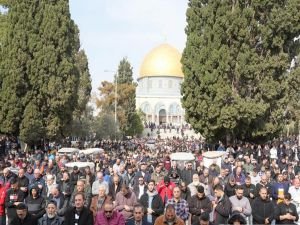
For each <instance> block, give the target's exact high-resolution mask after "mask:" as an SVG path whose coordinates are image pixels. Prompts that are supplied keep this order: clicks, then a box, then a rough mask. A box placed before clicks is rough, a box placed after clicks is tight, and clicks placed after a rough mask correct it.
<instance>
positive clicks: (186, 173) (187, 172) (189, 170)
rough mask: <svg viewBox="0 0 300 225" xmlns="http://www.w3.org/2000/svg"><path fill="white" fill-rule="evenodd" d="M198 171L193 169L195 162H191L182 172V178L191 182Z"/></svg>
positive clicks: (186, 181) (188, 182)
mask: <svg viewBox="0 0 300 225" xmlns="http://www.w3.org/2000/svg"><path fill="white" fill-rule="evenodd" d="M195 173H197V172H196V170H194V169H193V164H192V163H191V162H189V163H188V164H187V167H186V168H185V169H184V170H183V171H182V173H181V179H182V180H183V181H184V182H185V183H186V184H190V183H192V181H193V179H192V178H193V174H195Z"/></svg>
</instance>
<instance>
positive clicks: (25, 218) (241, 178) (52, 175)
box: [0, 138, 300, 225]
mask: <svg viewBox="0 0 300 225" xmlns="http://www.w3.org/2000/svg"><path fill="white" fill-rule="evenodd" d="M95 145H96V146H95V147H100V148H102V149H104V151H103V153H99V154H96V155H90V156H87V155H84V154H69V155H66V154H65V155H60V154H58V152H57V150H56V149H53V148H49V147H48V148H46V149H39V148H38V149H36V150H34V151H31V152H24V151H21V150H20V148H19V146H18V144H10V145H7V144H5V145H1V146H0V151H1V152H3V150H4V153H3V157H2V158H1V162H0V166H1V177H0V225H6V224H7V225H27V224H30V225H36V224H38V225H61V224H65V225H83V224H84V225H93V224H95V225H114V224H120V225H122V224H126V225H150V224H154V225H160V224H167V225H169V224H170V225H171V224H177V225H181V224H193V225H199V224H201V225H209V224H235V225H238V224H249V225H251V224H296V223H297V221H298V217H299V216H298V211H297V210H299V208H300V207H299V205H300V163H299V157H298V148H299V146H298V145H297V144H296V142H295V141H289V142H274V143H272V144H265V145H254V144H240V145H236V146H231V145H229V146H224V145H223V144H219V145H218V146H216V147H215V149H210V150H217V151H224V152H225V154H224V157H223V158H222V163H221V164H217V163H216V162H213V163H212V164H211V165H210V166H209V167H205V166H204V159H203V156H202V154H203V152H205V151H207V150H208V148H207V146H208V145H206V144H205V143H203V141H202V140H189V141H188V140H184V139H179V138H173V139H165V140H155V144H154V147H153V146H152V147H151V148H150V147H149V146H148V145H147V139H133V140H130V141H124V142H114V141H99V142H96V144H95ZM182 146H185V148H184V149H187V150H188V151H190V152H191V153H192V154H193V155H194V156H195V160H194V161H187V162H186V163H185V164H184V166H183V167H180V165H179V164H177V163H176V162H174V161H171V159H170V154H171V153H173V152H178V151H180V149H183V148H182ZM299 152H300V151H299ZM69 162H78V166H77V165H76V163H75V166H73V167H72V168H70V167H68V166H67V165H68V163H69ZM79 162H92V165H93V166H85V167H80V166H79Z"/></svg>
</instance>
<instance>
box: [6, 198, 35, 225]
mask: <svg viewBox="0 0 300 225" xmlns="http://www.w3.org/2000/svg"><path fill="white" fill-rule="evenodd" d="M16 211H17V216H16V217H15V218H13V220H12V221H11V223H10V224H9V225H20V224H22V225H37V219H36V218H35V217H34V216H32V215H31V214H30V213H28V209H27V206H26V205H25V204H24V203H20V204H18V205H17V206H16Z"/></svg>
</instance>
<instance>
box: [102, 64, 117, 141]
mask: <svg viewBox="0 0 300 225" xmlns="http://www.w3.org/2000/svg"><path fill="white" fill-rule="evenodd" d="M104 72H105V73H114V74H115V75H114V76H115V83H114V84H115V104H114V105H115V139H116V136H117V105H118V101H117V97H118V82H117V78H118V76H117V72H116V71H113V70H104Z"/></svg>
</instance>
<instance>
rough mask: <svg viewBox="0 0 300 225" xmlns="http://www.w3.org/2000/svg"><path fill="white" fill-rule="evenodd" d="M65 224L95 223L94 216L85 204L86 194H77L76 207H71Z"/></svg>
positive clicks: (66, 215) (88, 224) (86, 224)
mask: <svg viewBox="0 0 300 225" xmlns="http://www.w3.org/2000/svg"><path fill="white" fill-rule="evenodd" d="M64 218H65V219H64V225H74V224H77V225H93V224H94V218H93V213H92V211H91V210H90V209H88V208H86V207H85V206H84V194H83V193H81V192H80V193H77V194H76V195H75V207H70V208H69V209H68V210H67V211H66V213H65V217H64Z"/></svg>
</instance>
